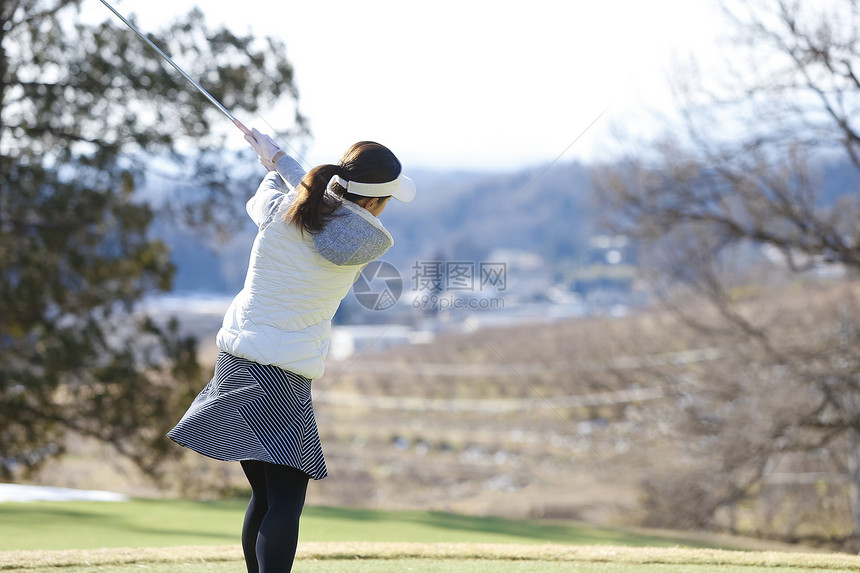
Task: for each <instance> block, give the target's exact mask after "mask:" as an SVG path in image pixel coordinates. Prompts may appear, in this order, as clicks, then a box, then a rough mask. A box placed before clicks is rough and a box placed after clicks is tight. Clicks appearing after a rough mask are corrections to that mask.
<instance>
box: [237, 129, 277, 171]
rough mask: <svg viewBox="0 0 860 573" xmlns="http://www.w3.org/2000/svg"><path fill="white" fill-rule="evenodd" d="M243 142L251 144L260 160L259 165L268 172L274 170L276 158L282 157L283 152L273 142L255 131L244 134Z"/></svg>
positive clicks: (263, 134)
mask: <svg viewBox="0 0 860 573" xmlns="http://www.w3.org/2000/svg"><path fill="white" fill-rule="evenodd" d="M245 141H247V142H248V143H250V144H251V147H253V148H254V151H256V152H257V156H258V157H259V158H260V164H262V166H263V167H265V168H266V169H268V170H269V171H274V170H275V162H276V161H277V160H278V157H280V156H281V155H284V152H283V150H282V149H281V148H280V147H279V146H278V144H277V143H275V140H274V139H272V138H271V137H269V136H268V135H266V134H265V133H260V132H259V131H257V130H256V129H251V132H250V133H246V134H245Z"/></svg>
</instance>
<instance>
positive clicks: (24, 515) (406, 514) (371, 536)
mask: <svg viewBox="0 0 860 573" xmlns="http://www.w3.org/2000/svg"><path fill="white" fill-rule="evenodd" d="M245 504H246V502H245V500H224V501H216V502H195V501H182V500H148V499H136V500H132V501H129V502H123V503H99V502H34V503H2V504H0V551H4V550H6V551H8V550H16V549H19V550H26V549H30V550H45V549H47V550H60V549H97V548H105V547H169V546H189V545H190V546H194V545H232V544H234V543H238V542H239V534H240V532H241V530H242V519H243V517H244V513H245ZM332 541H338V542H353V541H362V542H389V543H391V542H399V543H404V542H406V543H408V542H420V543H516V544H545V543H556V544H563V545H598V544H611V545H632V546H646V545H647V546H662V547H672V546H678V545H681V546H688V547H715V546H716V545H715V544H713V543H711V544H708V543H704V542H701V541H696V540H694V539H692V538H686V539H685V538H684V537H682V536H680V535H678V536H674V537H666V536H658V535H648V534H643V533H638V532H632V531H628V530H624V529H620V528H604V527H594V526H590V525H585V524H580V523H575V522H546V521H537V520H516V519H502V518H496V517H480V516H465V515H456V514H450V513H442V512H430V511H378V510H365V509H350V508H334V507H313V506H311V507H307V508H306V509H305V511H304V513H303V515H302V525H301V533H300V542H301V543H305V542H332ZM723 546H725V545H723Z"/></svg>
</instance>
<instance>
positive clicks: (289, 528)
mask: <svg viewBox="0 0 860 573" xmlns="http://www.w3.org/2000/svg"><path fill="white" fill-rule="evenodd" d="M242 469H243V470H244V471H245V475H246V476H247V477H248V481H249V482H250V483H251V501H250V502H248V511H247V512H245V524H244V527H243V528H242V551H243V552H244V553H245V563H246V564H247V566H248V573H286V572H288V571H290V570H291V569H292V567H293V559H294V558H295V556H296V546H297V545H298V541H299V517H300V516H301V514H302V507H304V505H305V493H306V492H307V487H308V479H309V478H308V475H307V474H306V473H304V472H302V471H300V470H297V469H295V468H291V467H288V466H281V465H276V464H269V463H266V462H259V461H254V460H246V461H243V462H242Z"/></svg>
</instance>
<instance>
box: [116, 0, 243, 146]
mask: <svg viewBox="0 0 860 573" xmlns="http://www.w3.org/2000/svg"><path fill="white" fill-rule="evenodd" d="M101 3H102V4H104V5H105V6H107V7H108V9H109V10H110V11H111V12H113V13H114V14H115V15H116V17H117V18H119V19H120V20H122V21H123V22H124V23H125V25H126V26H128V27H129V28H131V29H132V31H133V32H134V33H135V34H137V35H138V37H139V38H140V39H141V40H143V41H144V42H146V43H147V44H149V45H150V46H151V47H152V49H154V50H155V51H156V52H158V55H160V56H161V57H162V58H164V59H165V61H167V63H169V64H170V65H171V66H173V67H174V68H175V69H176V71H177V72H179V73H180V74H182V75H183V76H185V79H186V80H188V81H189V82H191V85H193V86H194V87H195V88H197V89H198V90H200V93H202V94H203V95H205V96H206V97H207V98H208V99H209V101H210V102H212V103H213V104H215V107H217V108H218V109H220V110H221V112H222V113H223V114H224V115H226V116H227V117H228V118H230V121H232V122H233V125H235V126H236V127H238V128H239V129H240V130H241V131H242V133H245V134H250V133H251V132H250V130H248V128H247V127H245V126H244V125H243V124H242V122H241V121H239V120H238V119H236V118H235V117H233V114H232V113H230V112H229V111H227V108H226V107H224V106H223V105H221V102H219V101H218V100H217V99H215V98H214V97H212V94H210V93H209V92H207V91H206V90H205V89H203V86H201V85H200V84H198V83H197V82H195V81H194V78H192V77H191V76H189V75H188V74H186V73H185V70H183V69H182V68H180V67H179V66H177V65H176V62H174V61H173V60H171V59H170V56H168V55H167V54H165V53H164V52H162V51H161V48H159V47H158V46H156V45H155V44H154V43H153V42H152V40H150V39H149V38H147V37H146V35H145V34H143V32H141V31H140V30H138V29H137V26H135V25H134V24H132V23H131V22H129V21H128V20H127V19H126V18H125V16H123V15H122V14H120V13H119V12H117V11H116V10H115V9H114V7H113V6H111V5H110V4H108V3H107V2H106V1H105V0H101Z"/></svg>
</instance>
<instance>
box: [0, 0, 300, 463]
mask: <svg viewBox="0 0 860 573" xmlns="http://www.w3.org/2000/svg"><path fill="white" fill-rule="evenodd" d="M151 37H152V39H153V41H154V42H155V43H156V44H157V45H159V46H160V47H161V48H162V49H163V50H164V51H165V52H166V53H168V54H170V55H171V56H172V57H173V58H174V59H176V60H177V62H181V64H180V65H182V66H183V68H184V69H186V71H188V72H189V74H191V75H192V77H196V78H198V79H199V81H200V83H201V85H204V86H205V87H206V89H207V90H208V91H209V92H210V93H212V95H213V96H214V97H215V98H217V99H218V100H219V101H221V102H222V103H223V104H224V105H225V106H226V107H227V108H228V109H231V110H233V111H234V112H246V113H250V112H253V111H255V110H257V109H258V108H259V107H262V106H269V105H271V104H273V103H274V102H276V101H278V100H279V99H283V98H287V99H289V100H292V101H296V100H297V95H296V92H295V88H294V86H293V82H292V68H291V66H290V64H289V63H288V61H287V59H286V57H285V48H284V45H283V44H282V43H280V42H278V41H276V40H272V39H267V40H266V41H265V42H263V43H262V45H261V44H258V43H257V42H255V41H254V39H253V38H251V37H240V36H236V35H234V34H232V33H231V32H229V31H228V30H226V29H220V30H211V29H209V28H207V27H206V25H205V23H204V21H203V17H202V14H201V13H200V12H199V11H196V10H194V11H192V12H190V13H188V14H187V15H185V16H184V17H183V18H181V19H180V20H178V21H176V23H174V24H172V25H171V26H169V27H168V28H167V29H166V30H164V31H163V33H161V34H157V35H153V36H151ZM296 120H297V123H298V124H299V125H301V118H300V117H298V115H297V117H296ZM224 123H226V126H227V127H229V129H230V130H232V129H233V127H232V126H231V125H230V124H229V123H228V122H226V120H225V118H224V117H223V116H222V115H221V114H220V112H219V111H218V110H217V109H215V108H213V107H212V106H211V104H210V103H209V102H208V101H207V100H206V99H205V98H204V97H203V96H202V95H201V94H199V93H198V92H197V91H195V90H193V88H191V87H190V86H189V85H188V84H187V81H186V80H185V79H184V78H183V77H182V76H181V75H179V74H177V73H176V72H175V70H173V69H172V68H170V67H169V66H168V65H166V64H165V63H164V62H163V61H162V60H161V59H160V58H159V57H158V56H157V55H156V54H155V53H154V52H153V51H152V50H151V48H149V47H148V46H147V45H146V44H145V43H143V42H142V41H141V40H140V39H139V38H137V36H136V35H135V34H134V33H133V32H132V31H131V30H128V29H127V28H126V27H125V26H124V25H123V24H122V23H121V22H119V21H118V20H116V19H114V18H113V16H112V15H110V13H109V12H107V11H106V14H105V20H104V21H103V22H102V23H100V24H90V23H86V22H85V21H84V20H83V18H82V17H81V1H80V0H18V1H15V0H13V1H8V0H5V1H3V2H0V272H2V276H0V477H3V478H10V477H15V476H17V475H20V474H21V473H22V472H26V471H28V470H33V469H36V468H38V466H39V463H40V462H42V461H44V460H45V459H48V458H50V457H51V456H54V455H57V454H59V453H61V452H62V451H63V444H64V439H65V437H66V435H67V434H68V432H69V431H70V430H71V431H75V432H77V433H80V434H82V435H85V436H91V437H95V438H97V439H98V440H101V441H103V442H106V443H109V444H112V445H113V446H115V447H116V448H117V449H118V450H119V451H120V452H121V453H123V454H125V455H127V456H129V457H130V458H131V459H132V460H134V461H135V462H136V463H137V464H138V465H139V466H140V467H141V468H142V469H143V470H144V471H147V472H149V473H150V474H153V475H157V473H158V469H159V463H160V461H161V460H162V459H163V457H164V455H165V454H166V453H167V452H170V451H172V447H171V446H170V444H169V442H168V440H167V439H166V438H165V437H164V432H165V431H166V430H167V429H169V427H170V425H171V424H173V423H175V422H176V420H177V419H178V416H179V415H180V414H181V412H182V409H183V408H184V407H185V406H187V403H188V400H189V399H190V397H191V396H192V395H193V392H194V391H195V390H196V389H199V386H200V382H201V380H200V379H201V372H200V366H199V365H198V362H197V358H196V350H195V341H194V340H193V339H190V338H188V337H184V336H181V335H180V334H179V332H178V328H177V324H176V323H175V321H174V322H171V324H168V325H157V324H155V322H154V321H153V320H151V319H150V318H149V317H147V316H145V315H143V314H141V313H139V312H136V311H135V306H136V303H137V302H138V301H140V299H141V297H143V296H144V295H146V294H150V293H154V292H163V291H167V290H169V289H170V286H171V280H172V275H173V271H174V269H173V267H172V264H171V262H170V257H169V252H168V250H167V248H166V247H165V245H164V244H163V243H161V242H159V241H157V240H153V239H152V238H151V237H150V236H149V233H148V228H149V225H150V223H151V222H152V220H153V208H152V207H150V206H149V205H148V204H147V203H145V202H144V201H142V200H141V198H140V195H141V193H140V190H141V188H142V186H143V184H144V182H145V176H146V174H147V172H148V170H149V169H151V165H152V161H151V158H153V157H158V158H160V159H161V162H162V163H164V159H163V158H170V160H169V161H172V167H173V168H174V169H173V171H174V172H176V173H181V174H182V175H181V177H182V178H184V179H186V180H188V181H189V182H193V184H194V185H195V187H196V188H197V189H204V190H205V192H203V193H200V194H198V195H197V196H196V199H203V200H200V201H196V200H195V202H193V203H189V204H186V205H184V207H185V209H186V212H187V214H190V215H192V219H194V220H196V221H197V222H201V223H209V224H210V225H209V226H210V228H211V227H212V226H217V225H216V224H217V222H218V221H219V218H220V219H223V220H227V219H228V218H229V217H228V216H227V215H226V214H224V213H223V211H221V210H219V209H220V207H221V206H222V205H223V202H224V201H223V199H228V200H229V198H231V197H232V196H234V195H243V196H244V194H242V193H241V192H238V191H237V190H236V185H237V181H236V177H235V176H234V175H231V173H230V170H231V165H230V164H229V162H226V161H225V160H224V154H223V153H222V152H221V151H220V150H221V149H222V148H223V146H224V140H225V137H226V136H227V135H226V133H227V130H226V129H225V130H223V133H219V132H218V130H216V129H214V128H215V127H216V126H218V125H221V124H224ZM230 135H231V136H232V137H237V135H236V134H235V132H233V131H230ZM188 149H193V150H195V155H194V157H193V159H186V157H187V156H188V155H187V153H186V154H183V153H181V151H182V150H188ZM177 177H178V176H177ZM230 217H232V215H230Z"/></svg>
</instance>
